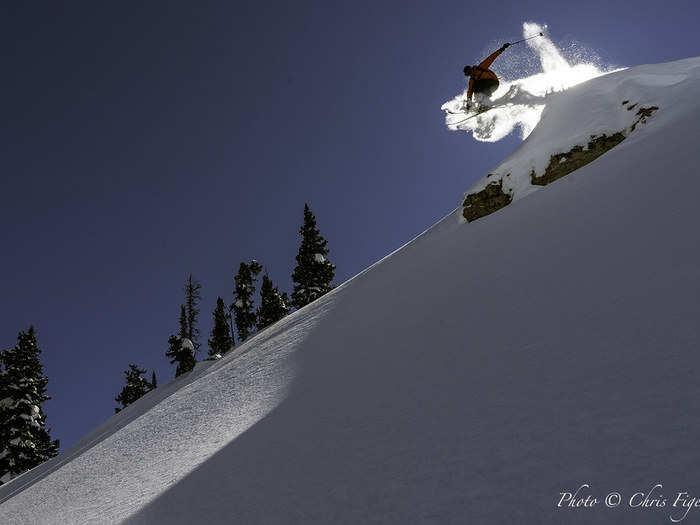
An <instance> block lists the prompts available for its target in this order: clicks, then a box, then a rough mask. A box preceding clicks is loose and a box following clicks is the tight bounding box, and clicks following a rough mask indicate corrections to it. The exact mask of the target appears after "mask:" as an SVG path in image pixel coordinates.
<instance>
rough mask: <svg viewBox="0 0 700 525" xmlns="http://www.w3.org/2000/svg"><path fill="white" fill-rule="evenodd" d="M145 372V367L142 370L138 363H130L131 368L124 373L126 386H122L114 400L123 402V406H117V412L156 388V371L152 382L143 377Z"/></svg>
mask: <svg viewBox="0 0 700 525" xmlns="http://www.w3.org/2000/svg"><path fill="white" fill-rule="evenodd" d="M145 373H146V370H145V369H143V370H142V369H140V368H139V367H138V366H136V365H129V370H125V371H124V375H125V376H126V386H125V387H124V388H122V391H121V392H120V393H119V395H118V396H117V397H115V398H114V400H115V401H116V402H117V403H121V405H122V406H121V407H117V408H115V409H114V412H115V413H116V412H120V411H121V410H122V409H123V408H126V407H127V406H129V405H130V404H131V403H133V402H134V401H136V400H137V399H139V398H140V397H143V396H144V395H146V394H147V393H148V392H150V391H151V390H153V389H154V388H156V373H155V371H154V372H153V376H152V378H153V381H152V382H150V383H149V382H148V381H146V380H145V379H144V378H143V377H141V376H142V375H143V374H145Z"/></svg>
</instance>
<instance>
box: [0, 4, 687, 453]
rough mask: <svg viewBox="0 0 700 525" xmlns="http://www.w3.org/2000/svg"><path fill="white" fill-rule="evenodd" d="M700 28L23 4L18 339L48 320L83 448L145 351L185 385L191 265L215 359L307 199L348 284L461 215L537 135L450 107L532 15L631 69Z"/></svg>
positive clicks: (624, 14) (675, 21)
mask: <svg viewBox="0 0 700 525" xmlns="http://www.w3.org/2000/svg"><path fill="white" fill-rule="evenodd" d="M698 20H700V4H699V3H698V2H694V1H693V2H691V1H669V2H658V1H641V2H635V3H634V4H632V3H626V2H624V3H623V2H609V1H597V0H593V1H587V2H566V1H561V0H559V1H543V2H527V1H522V0H519V1H518V2H507V1H503V2H483V3H480V2H471V3H470V2H465V1H463V0H460V1H441V2H406V1H401V2H398V1H397V2H376V1H373V2H359V3H358V2H354V3H350V2H334V1H328V0H324V1H318V2H197V3H194V2H146V3H144V2H118V3H117V2H113V3H108V4H105V3H103V2H82V3H81V2H65V3H64V2H56V1H52V2H23V3H20V2H17V3H9V2H6V3H4V4H3V6H2V7H0V42H1V44H2V46H1V48H2V84H0V91H1V94H2V96H1V98H0V104H1V105H2V106H1V107H2V124H1V125H0V133H1V141H0V152H1V154H0V195H1V196H2V207H0V219H1V223H0V224H2V230H1V231H2V239H1V240H2V245H1V246H2V252H1V253H0V270H1V275H2V282H3V286H2V295H1V296H0V297H1V299H0V316H1V319H2V323H1V324H0V348H3V347H9V346H12V345H13V344H14V343H15V342H16V336H17V333H18V332H19V331H20V330H23V329H26V328H27V327H28V325H29V324H30V323H33V324H34V325H35V326H36V328H37V330H38V337H39V343H40V346H41V348H42V350H43V354H42V360H43V363H44V365H45V369H46V373H47V375H48V377H49V387H48V389H49V394H50V395H52V396H53V400H52V401H50V402H48V403H47V404H46V406H45V410H46V412H47V415H48V424H49V426H50V427H51V428H52V435H53V437H54V438H58V439H60V440H61V445H62V449H63V450H65V449H66V447H68V446H70V445H72V444H74V443H75V441H76V440H77V439H79V438H80V437H81V436H82V435H83V434H85V433H86V432H88V431H89V430H90V429H92V428H94V427H95V426H96V425H98V424H99V423H101V422H102V421H104V420H105V419H106V418H108V417H109V416H111V415H112V414H113V412H114V406H115V405H116V404H115V402H114V401H113V398H114V397H115V395H116V394H117V393H118V392H119V390H120V389H121V387H122V385H123V370H124V369H126V368H127V366H128V364H129V363H130V362H133V363H137V364H139V365H140V366H142V367H146V368H148V369H149V370H150V369H155V370H156V371H157V373H158V377H159V382H160V383H161V384H163V383H165V382H167V381H168V380H170V379H171V378H172V377H173V375H174V367H173V366H171V365H169V364H168V362H167V359H166V358H165V356H164V352H165V351H166V349H167V339H168V336H169V335H170V334H171V333H173V332H175V330H176V328H177V319H178V313H179V305H180V303H181V301H182V286H183V284H184V281H185V278H186V276H187V274H188V273H189V272H192V273H193V274H194V276H195V277H196V278H197V279H199V280H200V281H201V282H202V284H203V290H202V292H203V301H202V305H201V308H202V315H201V323H200V328H201V331H202V337H201V342H202V343H204V344H203V348H202V351H201V353H202V354H204V353H206V339H207V337H208V335H209V332H210V329H211V311H212V310H213V308H214V306H215V302H216V298H217V296H219V295H221V296H222V297H224V299H225V300H226V301H227V302H230V301H231V299H232V289H233V275H234V272H235V270H236V269H237V267H238V264H239V262H240V261H242V260H249V259H251V258H256V259H257V260H259V261H260V262H261V263H262V264H263V265H264V266H265V267H266V269H267V270H268V271H269V274H270V276H271V278H272V279H273V280H274V281H275V283H276V284H278V285H280V287H281V288H282V289H285V290H288V291H290V290H291V282H290V277H289V276H290V274H291V271H292V268H293V265H294V257H295V255H296V250H297V247H298V243H299V238H298V234H297V231H298V228H299V226H300V224H301V219H302V211H303V206H304V203H305V202H309V204H310V206H311V208H312V210H313V211H314V212H315V214H316V216H317V219H318V224H319V227H320V229H321V232H322V233H323V234H324V236H325V237H326V238H327V239H328V241H329V248H330V250H331V253H330V255H329V258H330V259H331V261H332V262H333V263H334V264H336V266H337V273H336V277H337V278H336V283H337V284H339V283H341V282H342V281H344V280H346V279H347V278H349V277H351V276H353V275H354V274H356V273H357V272H359V271H361V270H362V269H364V268H365V267H367V266H368V265H369V264H371V263H373V262H374V261H376V260H377V259H379V258H381V257H382V256H384V255H386V254H387V253H389V252H390V251H392V250H394V249H396V248H398V247H399V246H401V245H402V244H403V243H405V242H407V241H408V240H410V239H411V238H412V237H413V236H415V235H416V234H418V233H420V232H421V231H423V230H424V229H426V228H427V227H429V226H430V225H431V224H433V223H434V222H435V221H436V220H438V219H439V218H441V217H442V216H444V215H446V214H447V213H449V212H450V211H451V210H452V209H454V207H455V206H456V205H457V204H458V202H459V198H460V196H461V194H462V192H463V191H464V190H465V189H467V188H468V187H469V186H470V185H471V184H472V183H473V182H474V181H475V180H476V179H478V178H479V177H481V176H482V175H484V174H485V173H486V172H487V171H488V170H489V169H490V168H492V167H493V166H495V165H496V164H498V163H499V162H500V160H502V159H503V158H504V157H505V156H506V155H507V154H508V153H510V152H511V151H512V150H513V149H514V148H515V147H516V146H517V144H518V143H519V139H518V138H517V137H510V138H508V139H505V140H503V141H501V142H499V143H497V144H485V143H476V142H474V141H473V140H472V139H471V138H469V136H468V135H466V134H465V133H455V132H450V131H448V130H447V129H446V128H445V126H444V117H443V114H442V112H441V111H440V105H441V104H442V103H443V102H444V101H446V100H449V99H451V98H452V97H453V96H454V95H456V94H457V93H458V92H459V91H460V90H461V89H462V88H463V86H464V76H463V74H462V68H463V66H464V65H465V64H467V63H476V62H478V61H479V60H480V59H482V58H484V56H485V55H486V54H487V53H488V52H490V51H492V50H493V49H495V48H496V47H498V46H500V45H501V44H502V43H503V42H505V41H508V40H515V39H518V38H521V32H522V22H524V21H534V22H538V23H546V24H548V25H549V32H550V37H551V38H552V40H553V41H554V42H555V43H559V44H560V45H562V46H566V45H568V44H569V43H571V42H576V43H577V45H579V46H583V47H584V48H587V49H589V50H592V51H594V52H595V53H597V54H598V55H599V57H600V58H601V60H602V62H603V64H607V65H617V66H633V65H638V64H644V63H655V62H663V61H669V60H675V59H680V58H685V57H688V56H696V55H698V54H700V52H699V51H698V49H699V47H700V46H699V45H698V40H697V21H698ZM526 51H527V48H526V47H524V46H523V48H522V49H521V50H520V51H519V52H520V53H523V52H526ZM513 56H515V55H513ZM519 63H520V62H516V61H514V60H513V59H511V58H509V57H508V55H507V54H504V55H503V56H502V58H499V61H497V62H496V64H494V69H495V70H496V71H497V72H499V68H500V72H501V73H504V72H505V73H506V74H512V75H518V71H517V67H518V64H519ZM445 264H462V265H465V271H466V269H467V268H468V262H465V261H445ZM361 329H362V327H358V330H361Z"/></svg>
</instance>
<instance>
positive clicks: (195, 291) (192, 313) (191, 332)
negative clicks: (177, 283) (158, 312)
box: [181, 274, 202, 351]
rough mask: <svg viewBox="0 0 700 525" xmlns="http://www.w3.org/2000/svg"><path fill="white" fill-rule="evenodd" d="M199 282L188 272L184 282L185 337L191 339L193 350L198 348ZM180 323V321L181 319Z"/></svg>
mask: <svg viewBox="0 0 700 525" xmlns="http://www.w3.org/2000/svg"><path fill="white" fill-rule="evenodd" d="M201 289H202V285H201V284H199V283H198V282H197V281H196V280H195V279H194V278H193V277H192V274H190V275H189V276H188V277H187V282H186V283H185V305H184V306H185V313H186V321H187V335H186V337H187V339H189V340H190V341H192V344H193V345H194V349H195V351H196V350H198V349H199V347H200V344H199V342H198V341H199V328H197V318H198V317H199V301H200V299H201V298H202V296H201V293H200V290H201ZM181 324H182V321H181Z"/></svg>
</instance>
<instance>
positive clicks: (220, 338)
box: [209, 297, 233, 356]
mask: <svg viewBox="0 0 700 525" xmlns="http://www.w3.org/2000/svg"><path fill="white" fill-rule="evenodd" d="M232 346H233V341H232V340H231V334H230V332H229V326H228V315H227V313H226V305H225V304H224V300H223V299H222V298H221V297H219V298H218V299H217V300H216V308H215V309H214V328H212V331H211V339H209V355H210V356H214V355H216V354H219V355H224V354H225V353H226V352H228V351H229V349H230V348H231V347H232Z"/></svg>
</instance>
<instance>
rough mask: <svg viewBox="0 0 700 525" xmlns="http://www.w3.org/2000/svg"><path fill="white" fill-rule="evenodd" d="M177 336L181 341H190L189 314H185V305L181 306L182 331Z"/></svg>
mask: <svg viewBox="0 0 700 525" xmlns="http://www.w3.org/2000/svg"><path fill="white" fill-rule="evenodd" d="M177 335H178V336H179V337H180V339H188V338H189V335H190V328H189V326H188V325H187V313H186V312H185V305H184V304H181V305H180V330H179V331H178V333H177Z"/></svg>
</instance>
